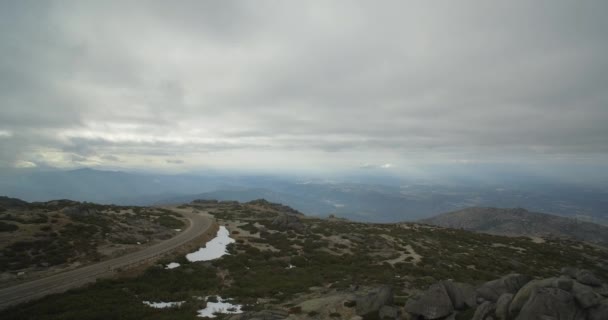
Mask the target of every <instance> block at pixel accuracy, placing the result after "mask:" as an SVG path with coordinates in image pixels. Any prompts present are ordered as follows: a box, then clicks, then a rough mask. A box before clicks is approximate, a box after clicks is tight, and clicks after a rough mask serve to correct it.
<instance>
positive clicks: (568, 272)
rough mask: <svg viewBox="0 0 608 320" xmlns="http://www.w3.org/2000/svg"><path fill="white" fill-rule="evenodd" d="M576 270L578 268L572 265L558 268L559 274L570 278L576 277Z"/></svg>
mask: <svg viewBox="0 0 608 320" xmlns="http://www.w3.org/2000/svg"><path fill="white" fill-rule="evenodd" d="M577 272H578V269H576V268H572V267H564V268H562V269H561V270H560V273H561V274H563V275H564V276H567V277H570V278H572V279H576V273H577Z"/></svg>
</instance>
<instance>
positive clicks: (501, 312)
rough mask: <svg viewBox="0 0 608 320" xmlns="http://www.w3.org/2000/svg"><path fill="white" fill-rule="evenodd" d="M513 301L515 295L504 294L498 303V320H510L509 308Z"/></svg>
mask: <svg viewBox="0 0 608 320" xmlns="http://www.w3.org/2000/svg"><path fill="white" fill-rule="evenodd" d="M511 301H513V294H511V293H503V294H502V295H501V296H500V297H499V298H498V301H497V302H496V312H495V313H496V318H498V319H499V320H507V319H509V306H510V305H511Z"/></svg>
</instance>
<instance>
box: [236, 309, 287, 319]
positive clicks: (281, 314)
mask: <svg viewBox="0 0 608 320" xmlns="http://www.w3.org/2000/svg"><path fill="white" fill-rule="evenodd" d="M288 316H289V313H288V312H287V311H284V310H262V311H258V312H247V313H243V314H240V315H234V316H231V317H229V318H228V319H229V320H283V319H286V318H287V317H288Z"/></svg>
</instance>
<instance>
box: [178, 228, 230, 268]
mask: <svg viewBox="0 0 608 320" xmlns="http://www.w3.org/2000/svg"><path fill="white" fill-rule="evenodd" d="M233 242H234V239H232V238H230V232H229V231H228V229H226V227H224V226H221V227H220V229H219V230H218V232H217V235H216V236H215V238H213V239H211V241H209V242H207V244H206V245H205V247H204V248H200V249H198V251H195V252H192V253H189V254H187V255H186V259H188V261H191V262H195V261H209V260H214V259H217V258H220V257H222V256H223V255H226V254H228V251H226V246H228V245H229V244H231V243H233Z"/></svg>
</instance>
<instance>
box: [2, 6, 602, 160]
mask: <svg viewBox="0 0 608 320" xmlns="http://www.w3.org/2000/svg"><path fill="white" fill-rule="evenodd" d="M605 12H608V3H606V2H605V1H508V2H506V3H500V4H499V3H490V2H487V1H481V0H480V1H458V2H448V1H446V2H442V3H441V2H439V3H433V4H431V3H429V2H428V1H382V2H380V3H378V2H374V3H371V2H363V1H361V2H358V1H331V2H327V1H306V2H285V1H255V2H237V1H234V2H233V1H221V2H212V1H178V2H177V3H170V2H167V1H148V2H146V4H145V5H144V4H141V3H138V2H128V3H125V2H124V1H103V2H88V1H78V2H73V3H70V4H69V5H66V4H65V3H60V2H53V1H13V2H3V3H2V4H0V52H2V56H0V147H1V148H2V152H1V153H0V154H1V155H0V162H1V165H2V166H15V165H17V166H32V165H39V166H40V165H48V166H55V167H73V166H106V167H128V168H133V167H144V168H164V169H170V168H175V167H179V168H186V169H196V168H240V169H248V168H250V169H273V168H282V169H303V170H316V169H319V168H362V167H365V166H366V165H367V166H370V167H381V166H382V164H389V163H390V164H391V165H390V167H391V168H392V169H396V168H399V167H403V166H407V165H411V164H416V163H426V162H439V163H441V162H459V161H460V162H470V161H479V162H496V161H513V162H519V161H545V160H547V159H553V160H559V161H566V162H568V161H592V162H598V161H603V160H604V159H606V155H607V154H608V125H606V123H607V122H608V88H607V86H608V85H607V84H608V58H606V57H608V41H606V33H607V32H608V20H607V19H605V17H604V13H605Z"/></svg>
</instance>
